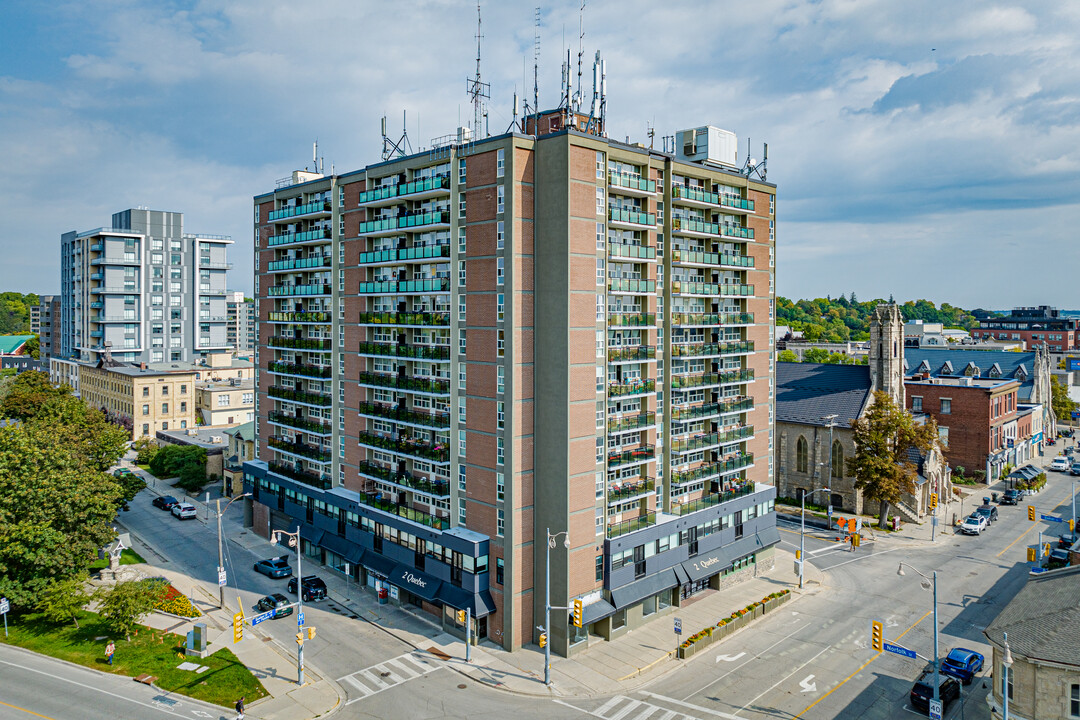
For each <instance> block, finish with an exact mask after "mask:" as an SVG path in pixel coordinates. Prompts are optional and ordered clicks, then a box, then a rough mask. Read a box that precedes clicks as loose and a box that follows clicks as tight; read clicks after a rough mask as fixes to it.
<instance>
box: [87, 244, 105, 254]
mask: <svg viewBox="0 0 1080 720" xmlns="http://www.w3.org/2000/svg"><path fill="white" fill-rule="evenodd" d="M103 250H105V243H99V242H96V243H92V244H91V245H90V252H102V251H103Z"/></svg>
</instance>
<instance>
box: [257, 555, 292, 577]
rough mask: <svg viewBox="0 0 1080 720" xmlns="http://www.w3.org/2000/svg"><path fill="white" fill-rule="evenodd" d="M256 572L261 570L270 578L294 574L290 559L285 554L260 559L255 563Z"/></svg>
mask: <svg viewBox="0 0 1080 720" xmlns="http://www.w3.org/2000/svg"><path fill="white" fill-rule="evenodd" d="M255 572H260V573H262V574H263V575H265V576H266V577H269V578H275V579H276V578H284V577H289V576H290V575H292V568H291V567H289V560H288V558H286V557H285V556H284V555H282V556H280V557H274V558H267V559H266V560H260V561H259V562H257V563H255Z"/></svg>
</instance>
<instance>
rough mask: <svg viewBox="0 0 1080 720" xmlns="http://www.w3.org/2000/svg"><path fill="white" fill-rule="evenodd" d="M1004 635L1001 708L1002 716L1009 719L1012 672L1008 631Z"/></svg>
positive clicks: (1006, 719)
mask: <svg viewBox="0 0 1080 720" xmlns="http://www.w3.org/2000/svg"><path fill="white" fill-rule="evenodd" d="M1004 635H1005V657H1003V658H1002V659H1001V670H1002V673H1001V708H1002V716H1003V717H1004V718H1005V720H1009V673H1010V672H1012V664H1013V659H1012V650H1010V649H1009V633H1004Z"/></svg>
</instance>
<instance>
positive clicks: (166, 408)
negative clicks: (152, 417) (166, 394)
mask: <svg viewBox="0 0 1080 720" xmlns="http://www.w3.org/2000/svg"><path fill="white" fill-rule="evenodd" d="M161 414H162V415H168V414H169V403H161Z"/></svg>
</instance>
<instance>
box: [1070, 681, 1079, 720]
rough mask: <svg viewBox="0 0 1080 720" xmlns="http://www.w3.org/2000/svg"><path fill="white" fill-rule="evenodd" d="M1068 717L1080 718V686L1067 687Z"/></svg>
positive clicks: (1075, 684)
mask: <svg viewBox="0 0 1080 720" xmlns="http://www.w3.org/2000/svg"><path fill="white" fill-rule="evenodd" d="M1069 715H1070V716H1072V717H1080V684H1077V683H1073V684H1072V685H1070V686H1069Z"/></svg>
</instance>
